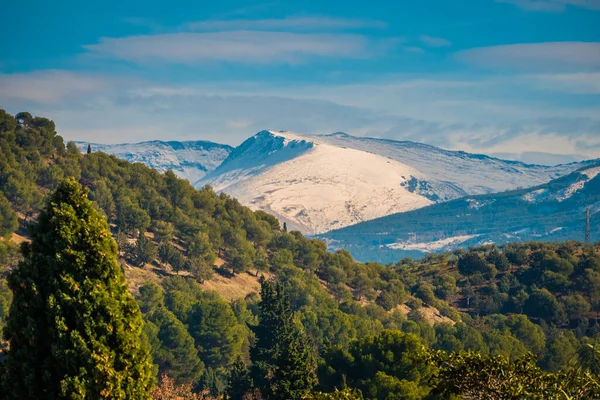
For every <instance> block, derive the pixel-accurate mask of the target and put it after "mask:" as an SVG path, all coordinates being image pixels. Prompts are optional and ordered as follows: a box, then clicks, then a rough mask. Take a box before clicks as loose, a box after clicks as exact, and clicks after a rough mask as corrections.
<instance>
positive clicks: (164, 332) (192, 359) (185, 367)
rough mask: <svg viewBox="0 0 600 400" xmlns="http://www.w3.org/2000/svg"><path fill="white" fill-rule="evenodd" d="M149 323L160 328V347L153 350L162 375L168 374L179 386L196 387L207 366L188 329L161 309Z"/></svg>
mask: <svg viewBox="0 0 600 400" xmlns="http://www.w3.org/2000/svg"><path fill="white" fill-rule="evenodd" d="M149 323H151V324H154V325H155V326H156V328H157V329H156V330H155V333H154V335H155V337H156V338H157V339H158V343H159V345H158V346H157V347H156V348H154V349H153V354H152V355H153V357H154V362H156V363H157V364H158V367H159V371H160V372H161V373H168V374H169V376H170V377H171V378H173V379H175V382H176V383H178V384H182V383H190V384H194V383H196V382H197V381H198V378H200V375H202V370H203V369H204V363H203V362H202V360H201V359H200V357H199V356H198V351H197V350H196V348H195V347H194V339H193V338H192V337H191V336H190V334H189V333H188V331H187V329H186V326H185V325H184V324H183V323H182V322H181V321H179V320H178V319H177V317H175V315H174V314H173V313H172V312H170V311H169V310H167V309H166V308H165V307H159V308H158V309H157V310H156V311H155V312H154V313H153V314H152V315H150V316H149ZM150 340H151V341H152V338H150Z"/></svg>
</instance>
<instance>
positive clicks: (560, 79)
mask: <svg viewBox="0 0 600 400" xmlns="http://www.w3.org/2000/svg"><path fill="white" fill-rule="evenodd" d="M520 79H521V80H522V82H523V83H524V84H528V85H531V86H533V87H534V88H536V89H539V90H544V91H552V92H559V93H570V94H600V72H589V73H588V72H578V73H571V74H533V75H524V76H523V77H521V78H520Z"/></svg>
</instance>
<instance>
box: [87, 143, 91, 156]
mask: <svg viewBox="0 0 600 400" xmlns="http://www.w3.org/2000/svg"><path fill="white" fill-rule="evenodd" d="M87 153H88V154H92V145H91V144H88V148H87Z"/></svg>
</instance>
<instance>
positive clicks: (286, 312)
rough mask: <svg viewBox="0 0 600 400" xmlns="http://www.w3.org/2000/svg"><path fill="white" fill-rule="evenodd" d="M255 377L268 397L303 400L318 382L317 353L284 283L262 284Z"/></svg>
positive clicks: (254, 362)
mask: <svg viewBox="0 0 600 400" xmlns="http://www.w3.org/2000/svg"><path fill="white" fill-rule="evenodd" d="M261 297H262V300H261V302H260V305H259V306H260V315H259V323H258V326H257V327H256V328H255V334H256V339H257V340H256V346H255V347H254V348H253V349H251V352H250V354H251V358H252V362H253V367H252V378H253V380H254V382H255V384H256V386H257V388H258V389H259V390H260V391H261V392H262V393H263V395H264V396H265V397H266V398H267V399H281V400H284V399H289V400H295V399H302V398H303V397H304V396H306V395H307V394H308V393H309V392H310V390H311V389H312V388H313V387H314V386H315V385H316V384H317V377H316V367H317V365H316V356H315V353H314V349H313V348H312V346H311V345H310V343H309V341H308V338H307V336H306V334H305V333H304V331H303V329H302V325H301V324H300V323H299V322H298V321H296V320H295V319H294V315H293V313H292V311H291V308H290V300H289V297H288V296H287V294H286V293H285V291H284V289H283V287H282V286H280V285H274V284H273V283H272V282H270V281H263V282H262V283H261Z"/></svg>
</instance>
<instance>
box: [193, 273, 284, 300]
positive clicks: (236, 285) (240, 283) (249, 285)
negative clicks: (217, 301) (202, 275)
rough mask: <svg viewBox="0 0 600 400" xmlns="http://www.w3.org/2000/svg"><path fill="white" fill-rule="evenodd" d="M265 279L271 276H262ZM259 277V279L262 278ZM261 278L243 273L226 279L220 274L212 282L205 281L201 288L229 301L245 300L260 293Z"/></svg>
mask: <svg viewBox="0 0 600 400" xmlns="http://www.w3.org/2000/svg"><path fill="white" fill-rule="evenodd" d="M261 275H264V277H265V278H267V279H268V278H270V277H271V276H272V275H271V274H261ZM261 275H259V277H260V276H261ZM259 277H256V276H254V275H251V274H250V273H242V274H238V275H236V276H234V277H233V278H226V277H224V276H221V275H219V274H215V275H214V276H213V277H212V278H211V279H210V280H208V281H205V282H204V283H203V284H201V285H200V286H201V287H202V289H204V290H214V291H215V292H217V293H219V295H220V296H221V297H222V298H224V299H225V300H227V301H233V300H237V299H243V298H244V297H246V296H247V295H249V294H250V293H259V292H260V282H259V279H260V278H259Z"/></svg>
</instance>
